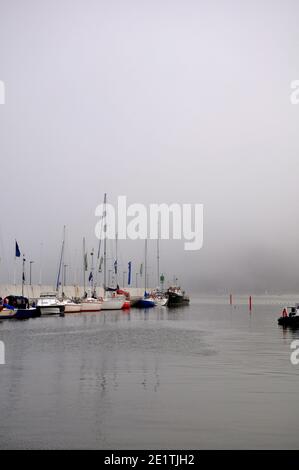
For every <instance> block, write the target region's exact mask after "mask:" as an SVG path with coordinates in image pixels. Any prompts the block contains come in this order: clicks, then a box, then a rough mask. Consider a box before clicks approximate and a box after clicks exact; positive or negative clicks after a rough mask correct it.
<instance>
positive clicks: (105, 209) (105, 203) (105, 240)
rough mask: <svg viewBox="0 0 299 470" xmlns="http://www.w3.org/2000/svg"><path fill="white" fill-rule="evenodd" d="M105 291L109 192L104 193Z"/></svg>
mask: <svg viewBox="0 0 299 470" xmlns="http://www.w3.org/2000/svg"><path fill="white" fill-rule="evenodd" d="M104 217H105V225H104V232H105V233H104V291H105V290H106V287H107V286H106V277H107V259H106V258H107V238H106V237H107V194H106V193H105V194H104Z"/></svg>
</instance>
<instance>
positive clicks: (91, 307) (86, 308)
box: [81, 301, 102, 312]
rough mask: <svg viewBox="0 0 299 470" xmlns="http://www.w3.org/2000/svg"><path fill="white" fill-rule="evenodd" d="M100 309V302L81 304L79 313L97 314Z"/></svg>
mask: <svg viewBox="0 0 299 470" xmlns="http://www.w3.org/2000/svg"><path fill="white" fill-rule="evenodd" d="M101 308H102V303H101V302H96V301H95V302H81V312H99V311H100V310H101Z"/></svg>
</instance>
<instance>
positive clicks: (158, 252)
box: [157, 222, 160, 289]
mask: <svg viewBox="0 0 299 470" xmlns="http://www.w3.org/2000/svg"><path fill="white" fill-rule="evenodd" d="M159 237H160V224H159V222H158V237H157V281H158V284H157V286H158V288H159V289H160V246H159V241H160V239H159Z"/></svg>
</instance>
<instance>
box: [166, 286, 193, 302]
mask: <svg viewBox="0 0 299 470" xmlns="http://www.w3.org/2000/svg"><path fill="white" fill-rule="evenodd" d="M166 295H167V297H168V303H167V305H168V307H177V306H182V305H189V302H190V299H189V297H188V296H187V295H186V294H185V291H183V290H182V289H181V288H180V287H176V286H174V287H169V288H168V290H167V292H166Z"/></svg>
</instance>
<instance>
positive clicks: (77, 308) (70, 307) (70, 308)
mask: <svg viewBox="0 0 299 470" xmlns="http://www.w3.org/2000/svg"><path fill="white" fill-rule="evenodd" d="M81 308H82V307H81V304H65V306H64V313H77V312H81Z"/></svg>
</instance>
